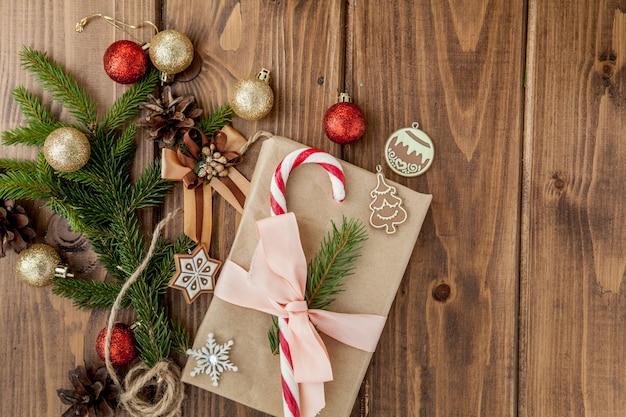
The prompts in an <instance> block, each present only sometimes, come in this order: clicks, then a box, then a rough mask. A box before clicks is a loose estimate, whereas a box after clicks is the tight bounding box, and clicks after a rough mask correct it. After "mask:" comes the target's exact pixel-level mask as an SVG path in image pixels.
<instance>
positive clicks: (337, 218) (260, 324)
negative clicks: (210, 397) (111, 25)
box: [182, 136, 432, 417]
mask: <svg viewBox="0 0 626 417" xmlns="http://www.w3.org/2000/svg"><path fill="white" fill-rule="evenodd" d="M302 147H304V146H303V145H302V144H300V143H297V142H294V141H292V140H290V139H287V138H283V137H279V136H271V137H270V138H269V139H268V140H266V141H265V142H264V143H263V145H262V149H261V151H260V154H259V158H258V161H257V163H256V167H255V171H254V174H253V177H252V180H251V188H250V194H249V196H248V198H247V200H246V203H245V206H244V212H243V216H242V219H241V224H240V226H239V229H238V231H237V234H236V236H235V240H234V242H233V246H232V249H231V253H230V255H229V260H230V261H232V262H234V263H236V264H237V265H239V266H241V267H242V268H244V269H245V270H246V271H247V270H249V267H250V262H251V259H252V255H253V253H254V251H255V248H256V246H257V243H258V240H257V232H256V222H257V221H258V220H260V219H264V218H267V217H269V216H270V203H269V201H270V198H269V196H270V182H271V178H272V175H273V174H274V170H275V169H276V166H277V165H278V164H279V163H280V161H281V160H282V159H283V158H284V157H285V156H286V155H287V154H288V153H290V152H291V151H294V150H296V149H299V148H302ZM341 165H342V167H343V169H344V172H345V178H346V199H345V201H343V202H342V203H338V202H336V201H335V200H333V199H332V189H331V184H330V181H329V178H328V174H327V172H326V171H325V170H324V169H323V168H322V167H320V166H318V165H316V164H303V165H300V166H299V167H297V168H296V169H295V170H294V171H293V172H292V173H291V175H290V176H289V178H288V181H287V192H286V195H287V209H288V211H290V212H294V213H295V215H296V219H297V222H298V228H299V231H300V237H301V240H302V246H303V250H304V253H305V255H306V259H307V261H308V260H310V259H311V257H312V256H313V255H314V254H315V252H316V251H317V250H318V248H319V245H320V242H321V240H322V239H323V238H324V236H326V235H327V233H328V231H329V230H331V223H330V221H331V220H332V221H334V222H335V224H336V225H338V226H339V225H340V224H341V221H342V216H345V217H346V218H358V219H360V220H361V221H362V223H363V224H364V225H365V227H366V229H367V232H368V239H367V241H365V243H364V244H363V246H362V250H361V256H360V257H359V259H358V260H357V261H356V263H355V270H354V274H352V275H350V276H347V277H345V278H344V280H343V283H344V284H343V287H342V289H343V292H341V293H340V294H339V295H338V296H337V297H336V300H335V301H334V302H333V303H332V304H331V306H330V310H332V311H336V312H342V313H361V314H375V315H382V316H387V315H388V313H389V309H390V308H391V305H392V303H393V300H394V298H395V295H396V291H397V289H398V286H399V285H400V282H401V280H402V277H403V275H404V272H405V270H406V267H407V264H408V262H409V259H410V257H411V254H412V252H413V248H414V246H415V242H416V240H417V236H418V233H419V231H420V229H421V227H422V223H423V221H424V217H425V216H426V212H427V210H428V207H429V205H430V201H431V198H432V196H430V195H426V194H421V193H418V192H416V191H414V190H411V189H409V188H407V187H404V186H402V185H399V184H397V183H394V182H392V181H390V180H387V183H388V184H389V185H392V186H394V187H395V188H396V191H397V192H396V195H397V196H398V197H400V198H401V199H402V201H403V203H402V205H403V207H404V209H405V210H406V212H407V220H406V222H404V223H403V224H400V225H399V226H397V231H396V233H394V234H387V233H386V232H385V229H378V228H373V227H371V226H370V223H369V218H370V214H371V211H370V203H371V202H372V201H373V198H372V196H371V195H370V192H371V191H372V190H373V189H374V188H375V187H376V186H377V176H376V174H375V173H372V172H369V171H367V170H364V169H362V168H359V167H357V166H354V165H351V164H349V163H347V162H344V161H341ZM226 279H228V276H225V275H223V274H222V275H221V276H220V277H219V278H218V284H217V285H218V286H219V285H220V280H226ZM271 327H272V316H270V315H269V314H266V313H263V312H260V311H257V310H253V309H248V308H244V307H239V306H236V305H234V304H230V303H228V302H226V301H224V300H221V299H219V298H218V297H216V296H214V297H213V299H212V301H211V304H210V306H209V309H208V311H207V313H206V315H205V317H204V320H203V321H202V324H201V325H200V327H199V329H198V330H197V333H196V339H195V342H194V344H193V349H194V350H197V349H201V348H202V346H204V345H205V343H206V341H207V335H208V334H209V333H213V334H214V335H215V340H216V342H217V343H218V344H224V343H226V342H227V341H229V340H231V339H232V340H233V342H234V344H233V346H232V348H231V350H230V352H229V353H230V361H231V362H232V363H233V364H234V365H236V366H237V368H238V370H237V371H236V372H232V371H224V373H222V374H221V376H220V379H219V385H218V386H214V385H213V381H212V380H211V378H210V377H209V376H207V375H205V374H200V375H197V376H194V377H192V376H191V375H190V374H191V372H192V370H193V369H194V367H195V366H196V360H195V359H194V358H193V357H189V358H188V361H187V364H186V366H185V369H184V371H183V377H182V378H183V381H184V382H186V383H189V384H193V385H196V386H198V387H201V388H203V389H206V390H208V391H211V392H214V393H216V394H218V395H221V396H223V397H226V398H229V399H231V400H234V401H237V402H239V403H242V404H245V405H246V406H249V407H252V408H254V409H258V410H261V411H263V412H265V413H267V414H271V415H273V416H282V415H283V405H282V391H281V374H280V365H279V355H273V354H272V352H271V350H270V347H269V342H268V336H267V333H268V330H269V329H270V328H271ZM321 337H322V340H323V341H324V343H325V345H326V349H327V351H328V355H329V357H330V362H331V365H332V371H333V377H334V380H333V381H331V382H327V383H325V384H324V391H325V397H326V406H325V408H324V409H323V410H322V411H321V412H320V414H319V416H322V417H343V416H349V415H350V413H351V411H352V408H353V405H354V402H355V399H356V396H357V395H358V392H359V388H360V386H361V383H362V381H363V378H364V376H365V372H366V370H367V367H368V366H369V363H370V360H371V357H372V353H369V352H365V351H362V350H359V349H356V348H353V347H350V346H347V345H344V344H342V343H340V342H338V341H336V340H334V339H332V338H330V337H327V336H326V335H324V334H323V333H321Z"/></svg>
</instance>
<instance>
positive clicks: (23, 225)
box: [0, 200, 36, 257]
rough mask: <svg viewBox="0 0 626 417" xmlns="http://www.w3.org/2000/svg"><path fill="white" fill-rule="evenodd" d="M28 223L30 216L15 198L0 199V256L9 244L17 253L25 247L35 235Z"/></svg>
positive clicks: (3, 254) (4, 253) (4, 252)
mask: <svg viewBox="0 0 626 417" xmlns="http://www.w3.org/2000/svg"><path fill="white" fill-rule="evenodd" d="M29 225H30V218H29V217H28V215H27V214H26V210H24V208H23V207H22V206H20V205H19V204H16V203H15V200H0V238H1V239H2V244H1V245H0V257H3V256H5V255H6V249H7V248H8V247H9V245H10V246H11V247H12V248H13V250H14V251H15V252H17V253H20V252H21V251H22V250H24V249H26V246H28V242H30V241H31V240H32V239H34V238H35V235H36V234H35V230H33V228H31V227H30V226H29Z"/></svg>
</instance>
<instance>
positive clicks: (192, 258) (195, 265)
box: [169, 245, 222, 304]
mask: <svg viewBox="0 0 626 417" xmlns="http://www.w3.org/2000/svg"><path fill="white" fill-rule="evenodd" d="M174 262H175V263H176V273H175V274H174V276H173V277H172V279H171V281H170V284H169V286H170V287H172V288H176V289H178V290H181V291H182V292H183V294H184V295H185V299H186V300H187V302H188V303H189V304H191V303H192V302H193V301H194V300H195V299H196V298H197V297H198V295H200V294H201V293H211V292H213V289H214V288H215V278H216V276H217V271H218V270H219V268H220V266H221V265H222V263H221V262H220V261H218V260H217V259H212V258H210V257H209V254H208V253H207V251H206V249H205V248H204V246H203V245H198V246H197V247H196V249H194V251H193V252H192V253H191V254H189V255H183V254H177V255H175V256H174Z"/></svg>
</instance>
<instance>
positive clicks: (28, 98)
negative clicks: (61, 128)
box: [13, 86, 56, 125]
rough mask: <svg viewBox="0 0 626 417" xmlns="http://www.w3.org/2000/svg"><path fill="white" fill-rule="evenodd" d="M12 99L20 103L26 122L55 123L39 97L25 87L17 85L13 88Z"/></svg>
mask: <svg viewBox="0 0 626 417" xmlns="http://www.w3.org/2000/svg"><path fill="white" fill-rule="evenodd" d="M13 99H14V100H15V101H16V102H17V103H18V104H19V105H20V109H21V110H22V113H24V116H26V120H27V121H28V123H31V124H40V125H51V124H55V123H56V120H55V119H54V117H53V116H52V113H51V112H50V111H49V110H48V109H47V108H46V107H45V106H44V105H43V104H42V103H41V100H40V99H39V97H37V96H35V95H33V93H31V92H30V91H28V89H27V88H26V87H24V86H18V87H17V88H15V90H13Z"/></svg>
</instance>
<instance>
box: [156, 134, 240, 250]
mask: <svg viewBox="0 0 626 417" xmlns="http://www.w3.org/2000/svg"><path fill="white" fill-rule="evenodd" d="M222 132H224V133H225V134H226V137H227V141H226V146H225V150H227V151H234V152H238V151H239V150H241V149H245V148H246V147H247V146H248V143H247V141H246V139H245V138H244V137H243V136H242V135H241V133H239V132H238V131H237V130H235V129H234V128H232V127H231V126H225V127H224V128H222ZM161 156H162V160H161V177H163V178H165V179H168V180H174V181H182V180H183V178H184V177H185V176H186V175H188V174H189V172H193V170H192V169H191V168H189V167H187V166H185V165H184V164H182V163H181V161H180V160H179V157H178V154H177V152H176V151H173V150H171V149H165V148H163V150H162V154H161ZM227 172H228V176H227V177H226V178H228V179H229V180H230V181H232V183H233V184H234V185H236V187H237V188H239V190H240V191H241V193H242V194H243V196H247V195H248V194H249V192H250V182H249V181H248V180H247V179H246V177H244V176H243V175H242V174H241V173H240V172H239V171H237V170H236V169H235V168H234V167H229V168H227ZM202 182H203V183H202V184H201V185H198V187H201V189H200V190H201V192H199V191H200V190H198V189H197V188H195V187H192V188H187V187H185V188H183V207H184V219H183V230H184V233H185V234H186V235H187V236H189V237H190V238H192V239H193V240H194V241H196V242H198V243H201V244H203V245H204V246H205V248H206V250H207V251H208V250H209V247H210V245H211V232H212V228H213V204H212V190H215V191H216V192H217V193H218V194H219V195H221V196H222V197H223V198H224V199H225V200H226V201H228V202H229V203H230V204H231V205H232V206H233V207H234V208H235V210H237V222H238V220H239V218H240V215H241V213H243V204H241V203H240V201H238V199H237V197H236V196H235V195H234V194H233V192H232V191H231V190H230V189H229V188H228V186H227V185H226V184H224V182H222V181H219V180H218V179H217V178H214V179H213V180H212V181H210V182H206V181H202ZM198 199H201V200H202V201H200V202H199V201H198ZM240 199H241V198H240ZM199 203H200V204H202V216H201V217H200V218H198V213H197V209H196V207H197V204H199ZM198 222H201V224H198ZM199 230H200V231H201V232H200V233H198V231H199Z"/></svg>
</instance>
